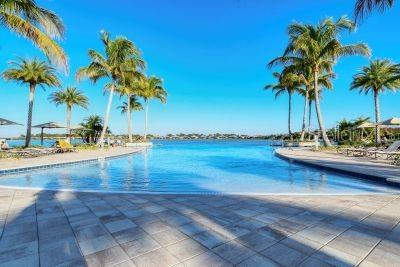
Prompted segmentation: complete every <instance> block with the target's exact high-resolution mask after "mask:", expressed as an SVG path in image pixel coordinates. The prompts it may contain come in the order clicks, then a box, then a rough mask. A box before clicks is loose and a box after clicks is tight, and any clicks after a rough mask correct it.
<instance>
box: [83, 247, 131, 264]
mask: <svg viewBox="0 0 400 267" xmlns="http://www.w3.org/2000/svg"><path fill="white" fill-rule="evenodd" d="M85 259H86V262H87V264H88V266H89V267H90V266H93V267H100V266H104V267H106V266H112V265H116V264H119V263H122V262H124V261H127V260H129V257H128V255H126V253H125V252H124V251H123V250H122V248H120V247H119V246H115V247H112V248H108V249H105V250H101V251H99V252H96V253H93V254H90V255H87V256H85Z"/></svg>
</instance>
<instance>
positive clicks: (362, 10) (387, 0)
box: [354, 0, 394, 21]
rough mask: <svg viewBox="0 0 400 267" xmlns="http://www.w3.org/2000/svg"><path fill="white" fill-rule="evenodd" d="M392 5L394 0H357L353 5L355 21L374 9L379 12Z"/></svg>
mask: <svg viewBox="0 0 400 267" xmlns="http://www.w3.org/2000/svg"><path fill="white" fill-rule="evenodd" d="M393 5H394V0H357V1H356V4H355V7H354V16H355V17H356V21H357V20H360V19H362V18H363V17H365V16H366V15H367V14H368V13H371V12H372V11H373V10H374V9H377V10H378V11H380V12H383V11H385V10H386V9H388V8H391V7H392V6H393Z"/></svg>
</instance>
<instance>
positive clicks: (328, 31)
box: [269, 16, 370, 146]
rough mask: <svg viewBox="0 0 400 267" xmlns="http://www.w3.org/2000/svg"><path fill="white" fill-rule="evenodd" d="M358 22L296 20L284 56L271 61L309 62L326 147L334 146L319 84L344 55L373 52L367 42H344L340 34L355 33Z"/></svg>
mask: <svg viewBox="0 0 400 267" xmlns="http://www.w3.org/2000/svg"><path fill="white" fill-rule="evenodd" d="M354 29H355V24H354V23H353V22H352V21H351V20H350V19H348V18H347V17H345V16H343V17H341V18H339V19H338V20H336V21H334V20H333V19H332V18H328V19H325V20H323V21H322V22H320V23H319V24H318V25H316V26H314V25H308V24H302V23H293V24H291V25H289V27H288V33H289V39H290V41H289V45H288V47H287V48H286V50H285V52H284V55H283V56H281V57H278V58H276V59H274V60H272V61H271V62H270V63H269V66H270V67H271V66H273V65H275V64H278V63H280V64H285V65H286V64H295V63H296V62H299V61H303V62H306V63H307V65H308V67H309V68H311V70H312V74H313V83H314V86H313V87H314V94H315V109H316V113H317V118H318V124H319V128H320V132H321V134H322V139H323V140H324V144H325V146H332V145H331V142H330V141H329V138H328V136H327V134H326V130H325V126H324V121H323V118H322V112H321V107H320V103H319V97H318V95H319V83H318V77H319V74H320V73H324V72H326V73H331V72H332V68H333V63H329V62H335V61H336V60H337V59H338V58H340V57H342V56H349V55H365V56H369V55H370V50H369V48H368V46H367V45H366V44H363V43H357V44H351V45H343V44H342V43H341V42H340V40H339V38H338V35H339V34H340V33H341V32H342V31H349V32H352V31H354Z"/></svg>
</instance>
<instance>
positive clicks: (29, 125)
mask: <svg viewBox="0 0 400 267" xmlns="http://www.w3.org/2000/svg"><path fill="white" fill-rule="evenodd" d="M34 97H35V85H33V84H30V85H29V108H28V122H27V124H26V137H25V147H28V146H29V145H30V143H31V134H32V113H33V100H34Z"/></svg>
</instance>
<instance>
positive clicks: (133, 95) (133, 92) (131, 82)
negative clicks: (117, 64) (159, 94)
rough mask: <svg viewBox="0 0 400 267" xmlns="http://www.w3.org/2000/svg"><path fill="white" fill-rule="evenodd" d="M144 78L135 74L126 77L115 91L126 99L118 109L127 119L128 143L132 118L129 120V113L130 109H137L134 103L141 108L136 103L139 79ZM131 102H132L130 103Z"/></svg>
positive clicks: (130, 138)
mask: <svg viewBox="0 0 400 267" xmlns="http://www.w3.org/2000/svg"><path fill="white" fill-rule="evenodd" d="M143 78H144V76H143V74H142V73H140V72H137V73H136V74H134V75H130V76H128V77H126V79H125V80H124V81H123V82H122V83H120V84H118V86H117V88H116V90H117V92H118V93H119V94H120V96H121V97H124V96H125V97H126V101H125V102H124V105H123V106H119V107H118V108H120V109H121V111H122V112H123V113H126V115H127V116H126V117H127V125H128V139H129V142H132V140H133V139H132V118H131V112H132V109H133V110H134V108H138V106H137V105H136V103H138V104H139V105H140V107H141V109H143V107H142V106H141V104H140V103H139V102H138V101H137V96H138V95H139V94H140V91H141V86H142V83H141V79H143ZM132 101H133V102H132ZM131 104H134V105H136V106H131Z"/></svg>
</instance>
